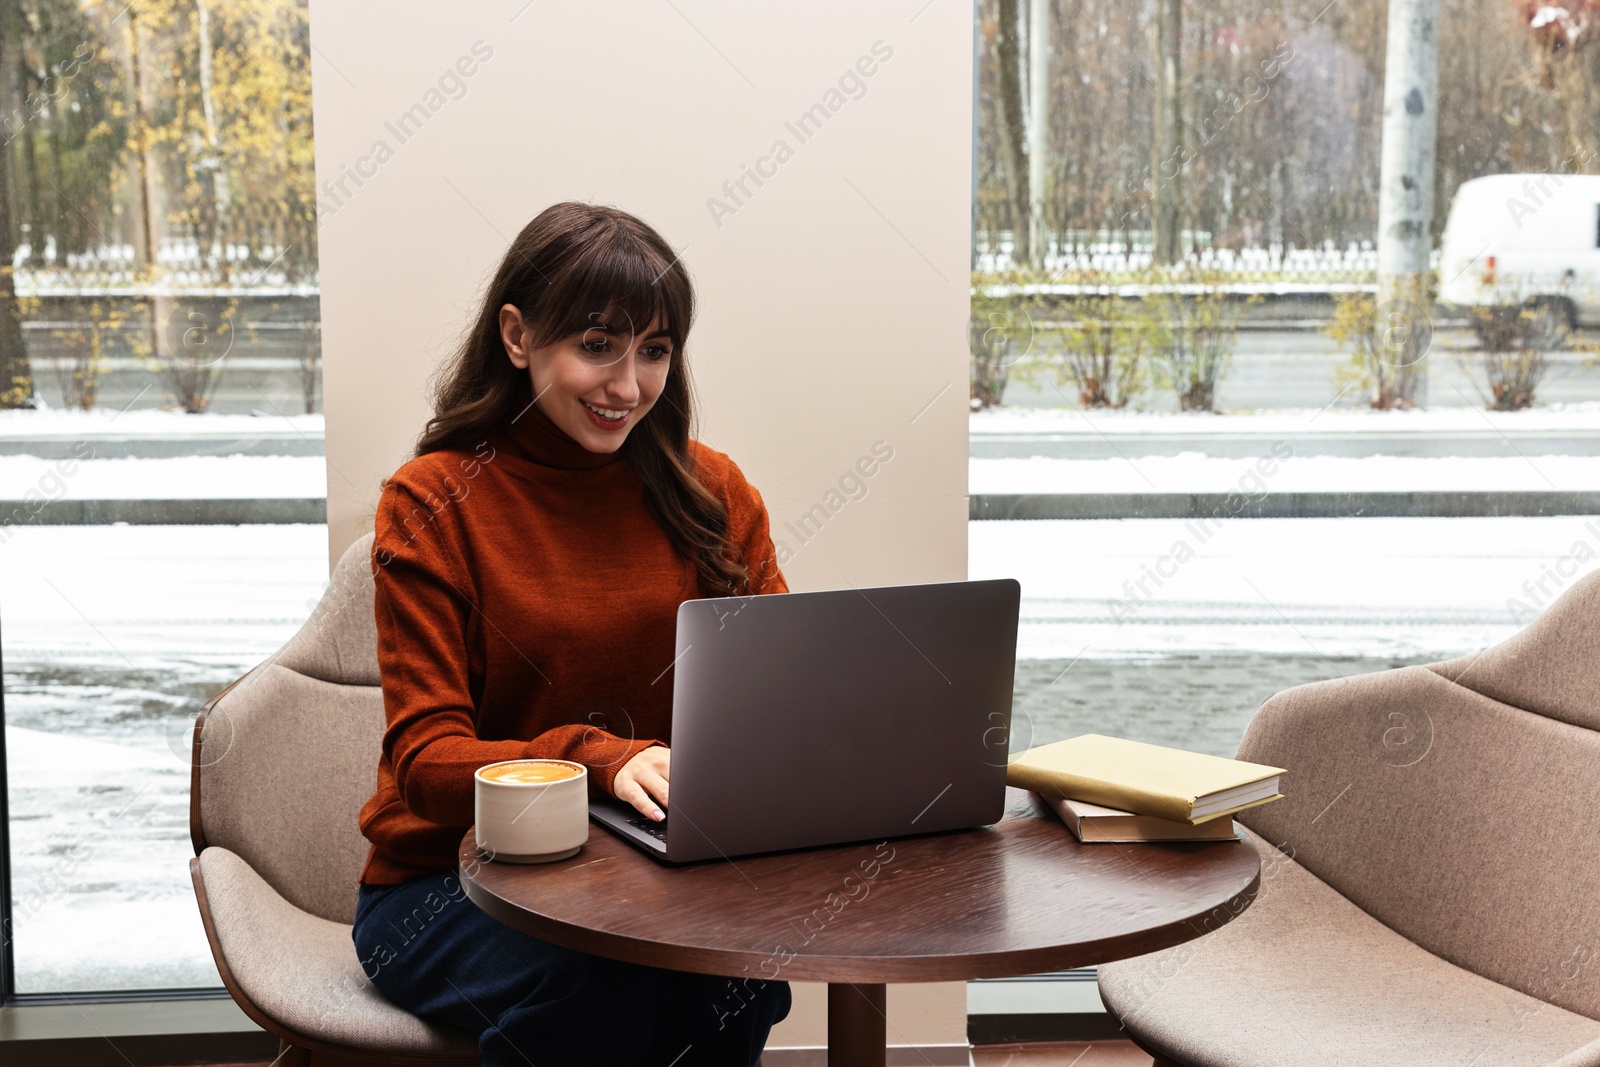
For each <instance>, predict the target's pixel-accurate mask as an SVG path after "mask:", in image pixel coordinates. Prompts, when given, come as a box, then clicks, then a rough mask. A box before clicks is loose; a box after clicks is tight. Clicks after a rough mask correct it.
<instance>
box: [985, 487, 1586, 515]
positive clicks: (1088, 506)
mask: <svg viewBox="0 0 1600 1067" xmlns="http://www.w3.org/2000/svg"><path fill="white" fill-rule="evenodd" d="M1557 515H1600V492H1572V493H1563V492H1527V493H1521V492H1508V493H1495V492H1488V493H1485V492H1429V491H1420V492H1378V493H1362V492H1354V493H1266V494H1263V495H1257V496H1253V497H1252V496H1247V495H1245V494H1243V493H1237V492H1234V493H1015V494H1002V493H982V494H974V495H972V496H969V497H968V498H967V518H968V519H1002V520H1003V519H1195V518H1201V517H1207V518H1218V519H1230V518H1233V519H1347V518H1367V519H1372V518H1512V517H1542V516H1557Z"/></svg>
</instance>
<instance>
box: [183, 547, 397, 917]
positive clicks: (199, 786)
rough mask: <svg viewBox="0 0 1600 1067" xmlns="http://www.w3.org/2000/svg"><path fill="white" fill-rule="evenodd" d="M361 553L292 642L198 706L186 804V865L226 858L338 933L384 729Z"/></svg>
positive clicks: (359, 550) (366, 563)
mask: <svg viewBox="0 0 1600 1067" xmlns="http://www.w3.org/2000/svg"><path fill="white" fill-rule="evenodd" d="M371 552H372V534H370V533H369V534H367V535H366V536H365V537H363V538H361V539H360V540H358V541H357V542H356V543H355V544H353V545H351V546H350V547H349V548H348V549H346V550H345V552H344V554H343V555H342V556H341V557H340V558H339V562H338V563H337V564H336V565H335V566H334V569H333V574H332V576H331V578H330V580H329V583H328V586H327V588H326V589H325V590H324V591H323V594H322V598H321V599H320V600H319V601H318V602H317V606H316V607H315V608H314V609H313V610H312V612H311V615H310V617H309V618H307V619H306V621H305V623H304V624H303V625H302V626H301V627H300V629H299V630H298V631H297V632H296V633H295V635H294V636H293V637H291V638H290V639H289V641H288V642H287V643H286V644H285V645H284V646H283V647H282V648H281V649H279V650H278V651H277V652H276V653H275V654H274V655H272V656H271V657H269V658H268V659H266V660H265V661H263V662H262V663H259V664H257V665H256V666H255V667H253V668H251V669H250V671H249V672H248V673H246V674H245V675H243V676H242V677H241V678H239V679H238V680H237V681H235V682H234V683H233V684H232V685H231V686H229V687H228V688H227V689H225V690H223V692H221V693H219V694H218V695H217V696H215V697H213V698H212V699H211V700H210V701H209V702H208V703H207V705H206V708H205V709H204V710H203V711H202V712H201V721H200V723H199V725H198V726H197V727H196V730H195V748H194V766H193V771H192V788H191V796H190V831H191V835H192V836H193V838H194V846H195V852H196V853H199V852H200V851H201V850H203V849H204V848H206V847H208V846H220V847H222V848H226V849H229V850H230V851H232V852H235V853H237V854H238V855H239V856H240V857H242V858H243V859H244V860H245V862H247V863H248V864H250V866H251V867H252V868H254V869H255V871H256V872H257V873H258V874H260V875H261V876H262V878H264V879H265V880H266V881H267V882H268V884H270V885H271V886H272V887H273V888H274V889H276V890H277V891H278V892H279V893H281V894H282V895H283V896H284V898H285V899H287V900H288V901H289V902H290V903H292V904H294V905H296V906H297V907H300V908H302V909H304V910H305V911H308V912H310V913H311V914H313V915H317V916H320V917H322V918H324V919H330V920H333V921H335V922H345V923H348V922H351V921H353V919H354V918H355V905H356V880H357V878H358V877H359V875H360V871H361V865H362V863H363V862H364V861H365V859H366V855H367V841H366V839H365V838H363V837H362V836H361V831H360V829H359V828H358V827H357V823H356V819H357V813H358V812H359V810H360V808H361V805H362V804H363V803H365V802H366V800H367V798H368V797H370V796H371V795H372V791H373V788H374V785H375V783H376V775H377V767H378V753H379V746H380V743H381V741H382V737H383V729H384V715H383V695H382V691H381V690H380V689H379V686H378V652H377V630H376V627H375V624H374V621H373V599H372V598H373V581H372V572H371V563H370V560H371Z"/></svg>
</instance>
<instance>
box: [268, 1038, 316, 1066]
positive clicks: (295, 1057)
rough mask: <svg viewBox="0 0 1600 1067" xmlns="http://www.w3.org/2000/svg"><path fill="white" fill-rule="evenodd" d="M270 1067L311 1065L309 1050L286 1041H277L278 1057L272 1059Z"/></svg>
mask: <svg viewBox="0 0 1600 1067" xmlns="http://www.w3.org/2000/svg"><path fill="white" fill-rule="evenodd" d="M272 1067H311V1052H310V1050H309V1049H303V1048H300V1047H299V1046H298V1045H291V1044H289V1042H287V1041H279V1042H278V1058H277V1059H275V1060H273V1061H272Z"/></svg>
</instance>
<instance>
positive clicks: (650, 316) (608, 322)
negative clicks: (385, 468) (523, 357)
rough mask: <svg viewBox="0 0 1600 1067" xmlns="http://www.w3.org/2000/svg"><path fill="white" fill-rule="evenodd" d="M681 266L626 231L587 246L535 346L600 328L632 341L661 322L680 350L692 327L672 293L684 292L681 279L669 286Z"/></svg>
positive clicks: (547, 305)
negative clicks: (676, 267)
mask: <svg viewBox="0 0 1600 1067" xmlns="http://www.w3.org/2000/svg"><path fill="white" fill-rule="evenodd" d="M675 266H676V264H675V263H671V262H664V261H662V260H661V257H660V256H659V255H657V254H655V252H654V250H653V249H651V248H649V247H647V246H645V245H642V244H640V243H639V242H637V241H634V240H633V239H632V238H631V237H630V236H629V235H628V234H627V233H625V232H623V231H620V230H615V231H612V232H611V233H609V234H606V235H605V238H603V239H599V240H591V241H589V242H587V243H584V244H581V245H580V246H579V249H578V251H577V254H576V255H575V257H574V258H573V261H572V262H571V263H570V264H568V265H567V267H566V269H565V270H562V271H561V272H560V274H559V275H558V278H557V280H556V281H555V283H554V284H553V286H552V288H551V291H550V292H549V293H547V294H546V296H545V299H544V301H543V304H544V308H543V314H542V315H541V316H540V317H539V322H538V325H537V327H536V328H535V341H534V343H535V344H536V345H547V344H550V343H551V342H553V341H556V340H559V339H560V338H563V337H570V336H572V335H574V334H580V333H582V332H583V331H584V330H588V329H592V328H594V327H596V326H600V325H604V326H605V327H607V328H608V329H609V330H610V331H611V332H612V333H613V334H615V335H617V336H620V337H623V338H627V339H630V340H631V339H632V338H633V337H635V336H638V335H642V334H643V333H645V332H646V331H647V330H649V328H650V325H651V323H653V322H656V321H657V320H660V323H661V328H663V329H665V330H666V331H667V335H668V337H670V338H671V340H672V344H673V347H674V349H676V348H678V347H680V346H681V345H682V344H683V338H684V335H685V334H686V333H687V327H686V324H685V323H684V322H683V321H682V318H683V315H684V309H683V308H682V307H681V306H678V305H679V304H680V302H679V301H676V300H674V299H673V298H672V296H673V294H672V292H670V291H669V286H671V288H674V289H676V288H678V286H676V285H672V284H671V283H672V282H676V281H677V280H678V279H677V278H675V277H673V278H671V280H670V281H669V277H670V276H671V275H672V274H673V272H674V267H675Z"/></svg>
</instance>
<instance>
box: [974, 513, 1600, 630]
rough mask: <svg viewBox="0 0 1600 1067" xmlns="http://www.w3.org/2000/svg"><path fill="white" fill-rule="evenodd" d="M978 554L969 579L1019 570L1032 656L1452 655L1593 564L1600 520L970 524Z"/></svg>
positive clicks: (1508, 625)
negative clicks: (1223, 654)
mask: <svg viewBox="0 0 1600 1067" xmlns="http://www.w3.org/2000/svg"><path fill="white" fill-rule="evenodd" d="M968 560H969V563H968V574H969V576H970V577H972V578H975V579H976V578H1003V577H1014V578H1017V579H1018V580H1020V581H1021V583H1022V595H1023V605H1022V624H1021V630H1020V632H1019V635H1018V654H1019V655H1020V656H1022V657H1024V658H1028V659H1069V660H1070V659H1073V658H1075V657H1077V656H1085V657H1094V658H1117V657H1123V658H1130V657H1133V658H1138V657H1162V656H1170V655H1192V654H1214V653H1237V652H1254V653H1265V654H1290V653H1296V654H1303V653H1307V652H1310V653H1313V654H1316V655H1319V656H1327V657H1335V656H1373V657H1384V656H1409V657H1416V656H1430V657H1436V658H1439V659H1445V658H1449V657H1453V656H1458V655H1463V654H1466V653H1469V652H1473V651H1476V650H1478V649H1481V648H1483V647H1485V646H1487V645H1489V644H1492V643H1493V642H1496V641H1499V640H1502V639H1504V638H1506V637H1508V636H1510V635H1511V634H1512V633H1514V632H1515V631H1516V630H1517V629H1518V628H1519V627H1520V626H1521V625H1523V624H1524V623H1526V622H1527V621H1528V620H1529V619H1530V618H1532V617H1533V616H1534V614H1536V613H1537V611H1538V609H1539V608H1541V607H1542V606H1544V605H1545V604H1547V603H1549V602H1550V600H1551V599H1553V598H1554V596H1556V595H1557V594H1558V593H1559V592H1560V590H1562V589H1564V588H1566V587H1568V586H1570V585H1571V584H1572V582H1574V581H1576V580H1577V578H1578V577H1579V576H1581V575H1583V574H1586V573H1588V572H1589V571H1591V570H1594V569H1596V567H1597V565H1600V519H1597V518H1584V517H1574V518H1508V519H1405V518H1402V519H1368V518H1361V519H1231V520H1225V521H1223V522H1221V523H1220V524H1212V525H1210V526H1208V527H1205V528H1202V527H1200V526H1198V525H1197V524H1195V523H1194V522H1192V521H1185V520H1180V519H1170V520H1169V519H1127V520H1095V521H1033V522H974V523H971V524H970V525H969V527H968Z"/></svg>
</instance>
